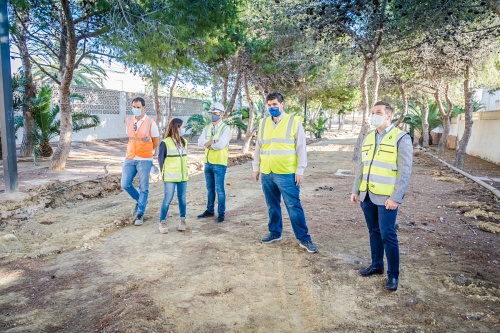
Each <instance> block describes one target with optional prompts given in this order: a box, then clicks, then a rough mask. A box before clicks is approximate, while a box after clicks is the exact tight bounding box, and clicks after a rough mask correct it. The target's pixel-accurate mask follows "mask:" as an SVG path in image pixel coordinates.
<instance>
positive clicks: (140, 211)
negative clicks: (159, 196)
mask: <svg viewBox="0 0 500 333" xmlns="http://www.w3.org/2000/svg"><path fill="white" fill-rule="evenodd" d="M132 113H133V115H134V116H133V117H127V119H126V124H127V134H128V145H127V155H126V158H125V161H124V162H123V167H122V180H121V186H122V188H123V189H124V190H125V191H126V192H127V193H128V194H129V195H130V196H131V197H132V199H134V200H135V207H134V209H133V214H135V215H136V217H135V221H134V224H135V225H142V224H143V215H144V212H145V211H146V204H147V203H148V194H149V172H150V171H151V167H152V166H153V150H154V149H155V148H156V147H158V144H159V137H160V133H159V130H158V125H157V124H156V122H155V121H154V119H153V118H150V117H148V116H147V115H146V102H145V101H144V99H142V98H141V97H137V98H134V100H133V101H132ZM135 175H138V176H139V191H137V189H136V188H135V187H134V185H133V184H132V182H133V181H134V178H135Z"/></svg>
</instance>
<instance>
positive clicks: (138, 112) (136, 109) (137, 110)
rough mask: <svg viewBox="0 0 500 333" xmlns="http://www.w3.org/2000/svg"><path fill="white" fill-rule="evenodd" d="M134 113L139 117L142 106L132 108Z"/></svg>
mask: <svg viewBox="0 0 500 333" xmlns="http://www.w3.org/2000/svg"><path fill="white" fill-rule="evenodd" d="M132 114H133V115H134V116H136V117H139V116H140V115H141V114H142V109H141V108H134V107H133V108H132Z"/></svg>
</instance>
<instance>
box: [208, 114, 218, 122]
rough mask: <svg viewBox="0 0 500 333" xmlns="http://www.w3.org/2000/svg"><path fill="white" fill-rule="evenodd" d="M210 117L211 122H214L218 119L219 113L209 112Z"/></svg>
mask: <svg viewBox="0 0 500 333" xmlns="http://www.w3.org/2000/svg"><path fill="white" fill-rule="evenodd" d="M210 118H212V122H213V123H215V122H216V121H217V120H219V119H220V115H218V114H211V115H210Z"/></svg>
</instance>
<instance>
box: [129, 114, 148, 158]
mask: <svg viewBox="0 0 500 333" xmlns="http://www.w3.org/2000/svg"><path fill="white" fill-rule="evenodd" d="M153 123H154V119H152V118H150V117H148V116H147V115H144V119H143V121H142V123H141V126H139V128H138V129H137V132H135V131H134V119H133V117H127V119H126V124H127V132H128V144H127V155H126V156H127V158H128V159H134V157H136V156H138V157H142V158H152V157H153V140H152V139H151V126H153Z"/></svg>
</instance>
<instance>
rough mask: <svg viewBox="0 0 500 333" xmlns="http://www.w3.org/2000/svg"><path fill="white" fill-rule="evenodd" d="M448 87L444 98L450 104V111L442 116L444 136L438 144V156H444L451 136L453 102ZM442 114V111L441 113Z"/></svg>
mask: <svg viewBox="0 0 500 333" xmlns="http://www.w3.org/2000/svg"><path fill="white" fill-rule="evenodd" d="M448 88H449V87H448V85H447V86H446V89H445V92H444V97H445V98H446V103H447V104H448V111H447V112H446V114H445V115H443V114H441V117H442V119H443V134H442V135H441V138H440V139H439V144H438V155H439V156H443V155H444V151H445V149H446V141H448V135H450V126H451V124H450V118H451V113H452V111H453V103H452V102H451V99H450V96H449V94H448ZM440 112H441V111H440Z"/></svg>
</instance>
